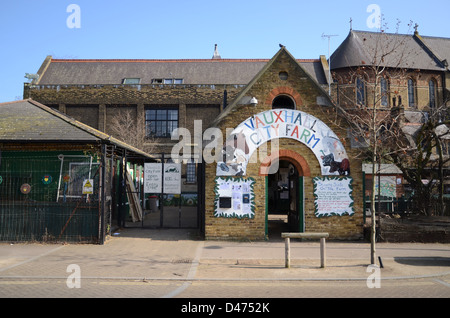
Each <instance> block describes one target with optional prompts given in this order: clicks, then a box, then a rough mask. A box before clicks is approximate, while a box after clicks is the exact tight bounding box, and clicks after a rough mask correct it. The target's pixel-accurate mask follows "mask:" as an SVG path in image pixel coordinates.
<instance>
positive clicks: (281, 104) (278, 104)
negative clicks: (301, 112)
mask: <svg viewBox="0 0 450 318" xmlns="http://www.w3.org/2000/svg"><path fill="white" fill-rule="evenodd" d="M272 108H273V109H277V108H286V109H295V102H294V100H293V99H292V98H291V97H289V96H287V95H279V96H277V97H275V98H274V100H273V102H272Z"/></svg>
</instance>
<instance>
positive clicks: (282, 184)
mask: <svg viewBox="0 0 450 318" xmlns="http://www.w3.org/2000/svg"><path fill="white" fill-rule="evenodd" d="M302 180H303V178H302V177H301V176H300V175H299V171H298V170H297V168H296V167H295V165H293V164H292V163H291V162H289V161H288V160H280V161H279V169H278V171H277V172H276V173H274V174H269V175H268V176H267V198H268V200H267V236H268V238H269V239H271V240H273V239H281V233H283V232H300V231H302V225H301V224H302V223H303V215H302V214H303V209H302V206H303V194H302V193H303V182H301V181H302Z"/></svg>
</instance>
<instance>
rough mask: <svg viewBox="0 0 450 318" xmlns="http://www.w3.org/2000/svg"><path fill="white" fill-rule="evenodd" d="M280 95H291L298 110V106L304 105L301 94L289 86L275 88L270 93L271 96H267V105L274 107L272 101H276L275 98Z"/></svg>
mask: <svg viewBox="0 0 450 318" xmlns="http://www.w3.org/2000/svg"><path fill="white" fill-rule="evenodd" d="M279 95H289V96H290V97H292V98H293V99H294V101H295V105H296V106H297V109H298V106H302V105H303V100H302V98H301V96H300V94H299V93H298V92H297V91H296V90H295V89H293V88H292V87H288V86H280V87H277V88H274V89H273V90H272V91H271V92H270V93H269V96H267V99H266V105H272V101H273V100H274V98H275V97H277V96H279Z"/></svg>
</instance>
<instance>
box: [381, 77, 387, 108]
mask: <svg viewBox="0 0 450 318" xmlns="http://www.w3.org/2000/svg"><path fill="white" fill-rule="evenodd" d="M380 90H381V106H384V107H388V106H389V82H388V80H387V79H385V78H384V77H382V78H381V80H380Z"/></svg>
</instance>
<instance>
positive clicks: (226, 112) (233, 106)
mask: <svg viewBox="0 0 450 318" xmlns="http://www.w3.org/2000/svg"><path fill="white" fill-rule="evenodd" d="M281 54H287V55H288V56H289V57H290V58H291V59H292V60H294V61H296V62H297V66H298V67H299V68H300V69H302V70H303V71H304V72H305V74H306V75H307V76H309V79H310V80H311V81H312V82H313V83H314V84H315V85H316V86H317V88H318V89H319V90H321V91H322V92H323V97H324V98H325V99H326V104H328V105H333V101H332V100H331V98H330V96H329V95H328V94H327V93H326V92H325V91H324V90H323V88H322V87H321V86H320V83H318V82H317V80H316V79H315V78H314V76H312V75H311V73H310V72H308V71H307V70H306V68H305V67H304V66H303V65H302V63H300V62H299V61H298V60H296V59H295V58H294V57H293V56H292V55H291V53H289V51H288V50H287V49H286V47H284V46H283V47H281V49H280V50H278V52H277V53H276V54H275V55H274V56H273V57H272V59H271V60H270V61H269V62H268V63H266V64H265V65H264V67H263V68H262V69H261V70H260V71H259V72H258V73H257V74H255V76H254V77H253V78H252V80H251V81H250V82H249V83H248V85H246V87H245V88H244V89H243V90H242V91H241V92H240V93H239V94H238V95H237V97H236V98H235V99H234V100H233V102H232V103H231V104H230V105H228V106H227V107H226V108H225V110H223V111H222V112H221V113H220V114H219V116H217V117H216V119H215V120H214V121H212V122H211V123H210V125H209V127H216V126H218V125H219V123H220V122H221V121H222V120H223V119H224V118H225V117H226V116H228V115H229V114H230V113H231V112H233V111H236V109H237V108H238V107H239V103H240V101H241V99H242V98H243V97H244V96H245V94H247V92H248V91H249V90H250V89H251V88H252V86H253V85H254V84H255V83H256V82H257V81H258V80H259V79H260V78H261V76H262V75H263V74H264V73H265V72H266V71H267V70H268V69H269V68H270V67H271V66H272V64H273V63H274V61H275V60H277V59H278V57H279V56H280V55H281Z"/></svg>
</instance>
